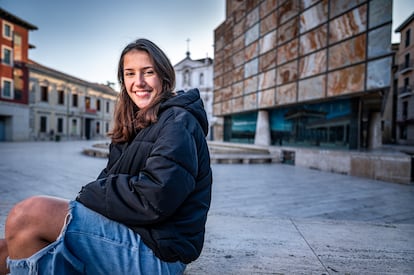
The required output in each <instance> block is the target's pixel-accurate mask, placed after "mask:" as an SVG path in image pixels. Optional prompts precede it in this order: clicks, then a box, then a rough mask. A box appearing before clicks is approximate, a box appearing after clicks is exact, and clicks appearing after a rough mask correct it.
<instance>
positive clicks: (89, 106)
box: [85, 96, 91, 109]
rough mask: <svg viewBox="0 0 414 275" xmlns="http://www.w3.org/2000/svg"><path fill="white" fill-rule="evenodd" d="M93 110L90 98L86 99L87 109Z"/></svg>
mask: <svg viewBox="0 0 414 275" xmlns="http://www.w3.org/2000/svg"><path fill="white" fill-rule="evenodd" d="M90 108H91V98H90V97H89V96H87V97H85V109H90Z"/></svg>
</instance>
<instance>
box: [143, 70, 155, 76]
mask: <svg viewBox="0 0 414 275" xmlns="http://www.w3.org/2000/svg"><path fill="white" fill-rule="evenodd" d="M153 74H154V71H145V72H144V75H145V76H150V75H153Z"/></svg>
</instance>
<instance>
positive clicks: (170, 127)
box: [77, 89, 212, 263]
mask: <svg viewBox="0 0 414 275" xmlns="http://www.w3.org/2000/svg"><path fill="white" fill-rule="evenodd" d="M207 131H208V122H207V117H206V113H205V111H204V108H203V103H202V101H201V99H200V95H199V92H198V90H197V89H193V90H190V91H188V92H186V93H180V94H179V95H177V96H175V97H173V98H171V99H169V100H168V101H166V102H164V103H163V104H162V106H161V108H160V113H159V119H158V122H157V123H155V124H153V125H151V126H150V127H147V128H145V129H143V130H141V131H140V132H139V133H138V134H137V135H136V137H135V138H134V140H133V141H132V142H131V143H130V144H111V146H110V156H109V161H108V165H107V167H106V168H105V169H104V170H103V171H102V173H101V174H100V175H99V177H98V179H97V180H96V181H93V182H91V183H89V184H88V185H86V186H84V187H83V188H82V190H81V191H80V193H79V195H78V197H77V200H78V201H79V202H81V203H82V204H84V205H85V206H87V207H88V208H90V209H92V210H94V211H96V212H98V213H100V214H102V215H104V216H106V217H108V218H109V219H112V220H115V221H117V222H120V223H123V224H125V225H127V226H128V227H130V228H131V229H133V230H134V231H135V232H137V233H138V234H140V236H141V238H142V240H143V241H144V243H145V244H146V245H147V246H149V247H150V248H151V249H152V250H153V251H154V253H155V254H156V255H157V256H158V257H159V258H160V259H162V260H164V261H168V262H172V261H177V260H179V261H181V262H183V263H189V262H191V261H193V260H195V259H197V258H198V256H199V255H200V253H201V249H202V246H203V242H204V231H205V223H206V219H207V212H208V210H209V207H210V200H211V184H212V173H211V168H210V156H209V152H208V147H207V142H206V139H205V136H206V134H207Z"/></svg>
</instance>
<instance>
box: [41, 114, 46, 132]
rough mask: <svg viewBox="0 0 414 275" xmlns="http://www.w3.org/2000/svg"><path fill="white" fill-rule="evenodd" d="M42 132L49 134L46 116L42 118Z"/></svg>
mask: <svg viewBox="0 0 414 275" xmlns="http://www.w3.org/2000/svg"><path fill="white" fill-rule="evenodd" d="M40 132H41V133H46V132H47V117H45V116H41V117H40Z"/></svg>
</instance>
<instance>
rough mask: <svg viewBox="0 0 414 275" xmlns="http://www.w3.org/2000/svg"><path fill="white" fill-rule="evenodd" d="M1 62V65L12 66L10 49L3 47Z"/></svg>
mask: <svg viewBox="0 0 414 275" xmlns="http://www.w3.org/2000/svg"><path fill="white" fill-rule="evenodd" d="M2 61H3V64H6V65H10V66H12V64H13V63H12V62H13V60H12V50H11V49H10V48H8V47H3V53H2Z"/></svg>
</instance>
